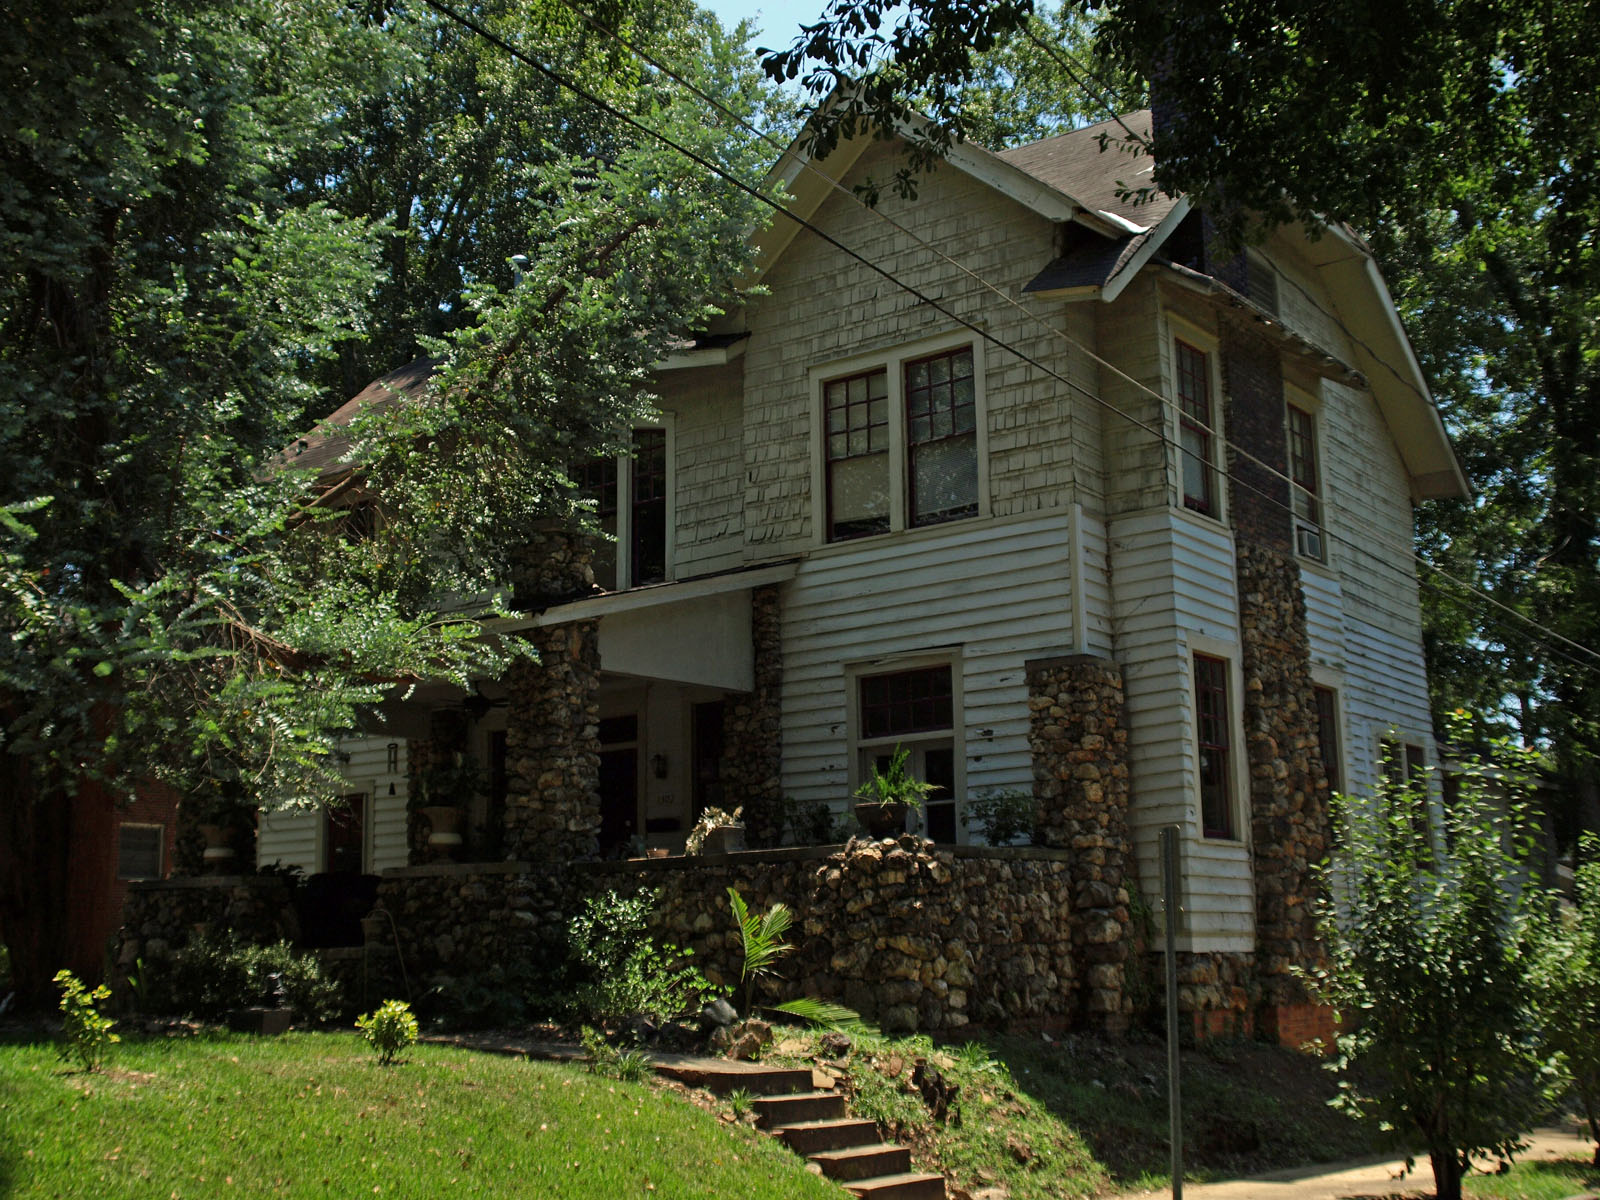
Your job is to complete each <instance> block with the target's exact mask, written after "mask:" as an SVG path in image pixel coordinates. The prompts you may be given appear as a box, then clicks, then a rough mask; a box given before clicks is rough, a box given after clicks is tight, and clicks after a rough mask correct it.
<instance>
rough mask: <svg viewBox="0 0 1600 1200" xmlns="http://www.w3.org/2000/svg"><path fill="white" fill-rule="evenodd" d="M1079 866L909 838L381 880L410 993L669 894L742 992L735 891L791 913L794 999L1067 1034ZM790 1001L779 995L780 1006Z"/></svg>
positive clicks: (947, 1024) (532, 953)
mask: <svg viewBox="0 0 1600 1200" xmlns="http://www.w3.org/2000/svg"><path fill="white" fill-rule="evenodd" d="M1069 858H1070V855H1068V854H1067V853H1064V852H1061V851H1055V850H1047V849H1041V848H1033V847H1019V848H1015V849H1011V848H1000V849H991V848H988V847H967V846H963V847H944V846H941V847H934V846H933V845H931V844H930V843H926V842H923V841H921V840H920V839H918V838H916V837H915V836H912V835H909V834H907V835H904V836H902V837H901V838H899V839H897V840H885V841H881V842H869V841H864V840H859V839H858V840H855V841H852V842H850V843H849V844H848V845H846V846H844V847H842V848H839V847H803V848H793V849H786V850H771V851H748V852H744V853H739V854H730V855H718V856H702V857H698V858H693V859H684V858H672V859H653V860H638V861H631V862H584V863H573V864H557V863H553V862H540V863H526V862H523V863H511V862H508V863H485V864H471V865H468V864H461V865H437V866H429V867H407V868H401V869H399V870H395V871H389V872H386V873H385V875H384V879H383V882H382V884H381V885H380V888H379V898H380V900H381V901H382V903H383V904H384V906H385V907H386V908H387V909H388V910H389V911H390V912H391V913H393V914H394V916H395V920H396V923H397V926H398V928H399V930H400V936H401V949H402V951H403V953H404V956H405V962H406V964H407V968H408V969H409V970H410V971H411V973H412V976H413V978H414V979H417V980H421V981H424V982H426V981H428V980H431V979H434V978H436V977H438V976H441V975H445V976H452V977H462V976H468V977H470V976H471V975H473V974H474V973H477V972H482V971H485V970H487V969H488V968H489V967H490V966H494V965H505V964H508V963H524V964H528V965H531V966H536V965H537V964H538V963H540V962H542V961H547V955H548V953H549V951H550V948H551V946H552V944H553V943H555V944H559V943H560V942H561V941H562V940H563V939H564V935H565V928H566V923H567V921H568V920H569V918H570V916H571V915H572V914H573V913H575V912H577V911H578V909H579V906H580V905H581V903H582V900H583V898H584V897H585V896H590V895H596V894H598V893H600V892H603V891H605V890H607V889H616V890H617V891H619V892H623V893H632V892H633V891H636V890H637V889H639V888H641V887H647V888H650V889H652V890H655V891H657V892H658V895H659V900H658V902H657V904H656V906H655V910H654V928H653V929H652V933H654V934H655V935H656V936H658V937H659V938H661V939H663V940H665V941H670V942H673V943H676V944H678V945H680V946H684V947H686V948H688V949H692V950H693V951H694V953H695V964H696V965H697V966H698V967H699V968H700V969H701V970H702V971H704V972H705V974H706V975H707V977H708V978H710V979H711V980H712V982H714V983H730V984H731V983H735V982H737V980H738V977H739V962H740V953H741V951H740V948H739V938H738V934H737V933H736V932H735V931H734V928H733V918H732V914H731V910H730V908H729V905H728V898H727V888H729V887H736V888H738V890H739V891H740V893H741V894H742V895H743V896H744V897H745V900H746V901H747V902H748V903H749V905H750V906H751V908H752V909H754V910H757V911H761V910H765V909H766V908H767V907H768V906H769V905H771V904H772V903H773V902H775V901H782V902H783V903H785V904H787V905H789V906H790V907H791V908H792V909H793V910H794V912H795V914H796V922H797V925H798V931H797V932H799V933H800V934H802V936H798V937H796V938H795V939H794V941H795V943H796V947H797V948H796V950H795V953H794V954H793V955H791V956H789V957H788V958H786V959H785V960H784V961H783V963H782V965H781V970H780V973H781V974H782V975H783V976H784V979H785V981H786V982H784V983H783V984H781V994H782V995H783V996H785V997H787V996H792V995H798V994H802V993H804V994H810V995H815V996H818V997H822V998H825V999H834V1000H840V1001H842V1002H843V1003H845V1004H848V1005H850V1006H851V1007H853V1008H856V1009H858V1010H859V1011H860V1012H861V1013H862V1014H863V1015H864V1016H867V1017H869V1018H870V1019H873V1020H875V1021H877V1022H878V1023H880V1024H881V1025H882V1026H883V1027H884V1028H885V1029H890V1030H897V1031H905V1030H930V1031H931V1030H954V1029H959V1028H961V1027H963V1026H965V1025H968V1024H972V1023H977V1024H984V1025H990V1026H1017V1027H1054V1028H1064V1027H1066V1026H1067V1025H1068V1024H1069V1023H1070V1022H1071V1021H1072V1019H1073V1016H1074V1014H1075V1013H1076V1012H1078V1011H1080V1010H1081V1009H1082V1007H1083V1005H1082V1004H1081V1003H1080V996H1079V993H1080V992H1081V990H1082V988H1083V982H1082V981H1081V980H1080V979H1079V978H1078V975H1077V972H1076V970H1075V967H1074V949H1073V942H1072V933H1071V919H1070V918H1071V889H1072V883H1071V876H1070V871H1069V863H1068V860H1069ZM779 991H780V988H779V987H776V986H775V987H774V988H773V990H772V995H773V996H774V997H776V996H777V995H778V994H779Z"/></svg>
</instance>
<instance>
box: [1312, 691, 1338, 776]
mask: <svg viewBox="0 0 1600 1200" xmlns="http://www.w3.org/2000/svg"><path fill="white" fill-rule="evenodd" d="M1312 691H1313V693H1314V694H1315V696H1316V699H1317V739H1318V740H1319V741H1320V742H1321V743H1322V766H1323V769H1324V770H1325V771H1326V772H1327V773H1328V787H1329V788H1330V789H1331V790H1333V791H1335V792H1339V791H1343V790H1344V771H1343V759H1342V758H1341V756H1340V753H1339V697H1338V696H1337V695H1336V694H1335V693H1334V691H1333V689H1332V688H1325V687H1319V688H1313V689H1312Z"/></svg>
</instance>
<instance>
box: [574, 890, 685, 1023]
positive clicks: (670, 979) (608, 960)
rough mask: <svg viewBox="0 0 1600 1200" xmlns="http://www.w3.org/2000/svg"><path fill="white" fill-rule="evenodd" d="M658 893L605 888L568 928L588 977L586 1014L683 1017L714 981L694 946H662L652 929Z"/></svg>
mask: <svg viewBox="0 0 1600 1200" xmlns="http://www.w3.org/2000/svg"><path fill="white" fill-rule="evenodd" d="M655 901H656V896H655V894H654V893H653V892H650V891H647V890H641V891H639V892H638V893H636V894H635V895H633V896H622V895H619V894H618V893H617V892H614V891H611V892H606V893H605V894H604V895H601V896H592V897H590V898H589V899H587V900H585V901H584V906H583V912H581V913H579V914H578V916H577V917H575V918H573V921H572V924H571V926H570V928H569V930H568V936H569V938H570V941H571V945H572V952H573V956H574V958H575V959H576V961H577V963H578V965H579V966H580V968H581V969H582V971H583V973H584V975H585V976H586V980H585V981H584V982H583V983H582V984H581V985H580V986H579V987H578V989H577V992H576V996H575V999H576V1004H577V1008H578V1010H579V1013H580V1015H581V1016H583V1017H585V1018H587V1019H589V1020H594V1021H616V1020H625V1019H627V1018H629V1017H635V1016H649V1017H654V1018H657V1019H665V1018H673V1017H680V1016H683V1015H685V1014H686V1013H690V1012H693V1011H695V1010H697V1009H698V1008H699V1007H700V1006H701V1005H702V1004H703V1003H705V999H706V997H707V995H710V994H714V989H713V988H712V986H711V984H710V983H708V982H707V981H706V978H705V976H704V975H702V974H701V973H700V972H699V971H698V970H697V969H696V968H695V967H693V966H691V965H690V964H689V958H690V957H691V955H692V951H689V950H683V949H680V948H679V947H677V946H672V945H663V946H657V945H656V943H655V942H653V941H652V940H651V938H650V935H649V933H648V931H647V924H646V922H647V919H648V917H649V914H650V910H651V908H652V907H653V906H654V904H655Z"/></svg>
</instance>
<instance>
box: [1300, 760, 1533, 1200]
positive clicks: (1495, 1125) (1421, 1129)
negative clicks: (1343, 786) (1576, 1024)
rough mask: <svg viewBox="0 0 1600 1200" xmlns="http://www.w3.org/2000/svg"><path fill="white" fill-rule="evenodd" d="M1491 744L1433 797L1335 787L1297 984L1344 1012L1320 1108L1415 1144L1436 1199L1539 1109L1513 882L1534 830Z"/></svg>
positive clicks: (1449, 1197) (1397, 787)
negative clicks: (1447, 791) (1366, 794)
mask: <svg viewBox="0 0 1600 1200" xmlns="http://www.w3.org/2000/svg"><path fill="white" fill-rule="evenodd" d="M1506 753H1507V754H1508V755H1512V756H1513V757H1508V758H1507V764H1506V765H1501V766H1495V767H1490V766H1488V765H1485V764H1482V763H1479V762H1476V761H1473V760H1471V759H1470V758H1467V759H1464V760H1463V761H1462V763H1461V764H1460V766H1459V767H1457V778H1458V780H1459V784H1460V786H1459V788H1458V789H1457V794H1456V796H1455V798H1454V799H1453V800H1452V802H1451V803H1450V804H1449V805H1447V806H1443V807H1436V806H1431V805H1430V803H1429V798H1428V793H1427V789H1426V786H1425V784H1424V783H1422V782H1413V781H1410V780H1402V781H1400V782H1384V783H1381V784H1380V786H1379V787H1378V789H1377V792H1376V794H1375V795H1374V796H1373V797H1371V798H1370V799H1366V798H1360V797H1357V798H1347V797H1335V805H1334V810H1335V811H1334V815H1335V818H1336V820H1337V824H1338V828H1339V831H1340V852H1339V872H1338V874H1337V875H1336V876H1334V877H1333V879H1332V880H1331V882H1332V884H1333V887H1332V888H1331V889H1330V896H1329V899H1328V900H1327V901H1326V902H1325V903H1324V904H1323V906H1322V911H1321V916H1322V921H1321V930H1322V935H1323V938H1324V940H1325V942H1326V945H1327V949H1328V966H1327V969H1326V970H1325V971H1323V972H1319V973H1317V975H1316V976H1315V978H1314V979H1313V980H1312V982H1313V984H1314V985H1315V987H1316V990H1317V991H1318V993H1319V994H1320V997H1321V999H1323V1000H1324V1001H1325V1002H1326V1003H1329V1004H1331V1005H1332V1006H1333V1007H1334V1008H1335V1009H1336V1010H1337V1011H1338V1012H1340V1013H1341V1014H1345V1015H1346V1016H1347V1017H1349V1018H1351V1019H1352V1025H1353V1027H1347V1032H1344V1033H1342V1034H1341V1035H1340V1037H1339V1039H1338V1054H1337V1055H1336V1056H1335V1058H1334V1060H1333V1061H1332V1063H1330V1065H1331V1066H1332V1067H1333V1068H1334V1069H1336V1070H1338V1071H1339V1072H1340V1073H1341V1075H1342V1076H1343V1078H1342V1079H1341V1081H1340V1094H1339V1097H1338V1099H1337V1100H1336V1101H1335V1105H1336V1106H1337V1107H1340V1108H1342V1109H1343V1110H1344V1111H1345V1112H1347V1113H1349V1114H1350V1115H1351V1116H1354V1117H1357V1118H1359V1119H1363V1120H1366V1121H1368V1122H1370V1123H1371V1125H1372V1126H1373V1127H1374V1128H1375V1129H1376V1130H1377V1131H1379V1132H1380V1133H1381V1134H1382V1136H1384V1137H1385V1138H1386V1139H1387V1140H1389V1141H1390V1142H1391V1143H1392V1144H1393V1145H1395V1146H1396V1148H1398V1149H1400V1150H1402V1151H1404V1152H1406V1153H1409V1152H1410V1151H1411V1150H1412V1149H1413V1148H1415V1147H1417V1146H1421V1147H1424V1148H1425V1149H1426V1151H1427V1154H1428V1157H1429V1159H1430V1161H1431V1163H1432V1166H1433V1174H1434V1183H1435V1187H1436V1190H1437V1193H1438V1195H1439V1198H1440V1200H1459V1197H1460V1195H1461V1179H1462V1176H1463V1175H1464V1174H1465V1173H1466V1171H1467V1170H1468V1169H1470V1166H1471V1161H1472V1159H1474V1158H1478V1159H1484V1158H1490V1157H1493V1158H1499V1159H1502V1160H1507V1159H1509V1157H1510V1155H1511V1154H1512V1153H1514V1152H1515V1151H1516V1149H1517V1148H1518V1146H1519V1139H1520V1138H1521V1135H1522V1134H1523V1133H1524V1132H1526V1131H1527V1130H1528V1129H1531V1128H1532V1127H1533V1125H1534V1123H1535V1122H1536V1121H1537V1119H1538V1118H1539V1117H1540V1115H1541V1112H1542V1091H1543V1087H1542V1085H1543V1079H1542V1077H1541V1067H1542V1060H1541V1056H1540V1054H1539V1053H1538V1049H1537V1044H1536V1040H1535V1022H1534V1015H1535V1013H1534V1001H1535V995H1534V992H1533V989H1532V985H1531V981H1530V978H1529V972H1528V967H1529V963H1528V939H1527V936H1526V934H1527V928H1528V918H1529V915H1530V905H1531V901H1532V897H1531V896H1530V894H1529V893H1528V891H1527V890H1526V889H1525V887H1524V881H1525V880H1526V879H1527V878H1528V870H1527V866H1528V861H1529V860H1528V857H1527V855H1528V851H1529V849H1530V848H1531V845H1532V841H1531V835H1532V833H1533V832H1534V829H1535V826H1534V824H1533V819H1532V817H1531V815H1530V812H1529V809H1528V807H1527V805H1526V800H1525V797H1526V796H1527V795H1528V788H1529V786H1530V782H1529V779H1528V777H1527V775H1526V772H1525V770H1519V769H1518V763H1517V757H1516V756H1515V755H1516V752H1515V751H1513V750H1510V749H1509V748H1508V749H1507V750H1506ZM1435 821H1438V822H1442V825H1443V828H1442V829H1439V830H1437V831H1435V830H1434V829H1433V828H1432V826H1433V823H1434V822H1435ZM1441 835H1442V836H1441ZM1446 847H1448V850H1446V849H1445V848H1446Z"/></svg>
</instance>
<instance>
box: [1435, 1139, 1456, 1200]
mask: <svg viewBox="0 0 1600 1200" xmlns="http://www.w3.org/2000/svg"><path fill="white" fill-rule="evenodd" d="M1428 1159H1429V1161H1430V1162H1432V1163H1433V1191H1434V1196H1435V1198H1436V1200H1461V1177H1462V1175H1463V1174H1464V1172H1463V1171H1462V1169H1461V1156H1460V1155H1459V1154H1457V1153H1456V1151H1455V1149H1454V1148H1453V1147H1451V1148H1449V1149H1444V1150H1431V1151H1429V1152H1428Z"/></svg>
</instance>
